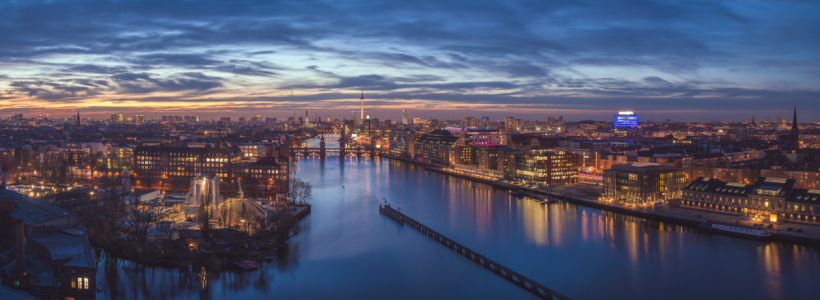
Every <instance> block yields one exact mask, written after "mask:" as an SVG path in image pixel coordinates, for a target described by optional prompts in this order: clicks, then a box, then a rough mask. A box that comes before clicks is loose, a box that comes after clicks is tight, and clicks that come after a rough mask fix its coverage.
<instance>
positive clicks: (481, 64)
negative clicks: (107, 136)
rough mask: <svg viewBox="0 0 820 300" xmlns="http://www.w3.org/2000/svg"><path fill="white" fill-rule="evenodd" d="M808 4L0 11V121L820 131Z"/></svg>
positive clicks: (440, 3) (184, 5)
mask: <svg viewBox="0 0 820 300" xmlns="http://www.w3.org/2000/svg"><path fill="white" fill-rule="evenodd" d="M818 83H820V1H800V0H776V1H758V0H742V1H663V0H651V1H649V0H647V1H615V0H603V1H586V0H580V1H548V0H533V1H510V0H505V1H478V0H470V1H448V0H435V1H423V0H422V1H416V0H405V1H344V0H334V1H311V0H299V1H271V0H265V1H241V0H232V1H225V0H218V1H193V0H192V1H173V0H159V1H132V0H117V1H81V0H78V1H60V0H51V1H38V0H14V1H7V0H0V104H2V105H0V117H3V118H6V117H9V116H11V115H13V114H17V113H22V114H24V115H25V116H33V115H50V116H55V117H65V116H69V115H70V114H72V113H74V112H76V111H77V110H80V111H81V114H82V115H83V116H88V117H94V118H107V117H108V116H110V115H111V114H115V113H122V114H124V115H125V116H126V117H133V115H136V114H142V115H145V116H146V117H147V118H148V119H152V118H160V117H161V116H163V115H199V116H202V117H203V118H206V119H210V118H219V117H223V116H228V117H233V118H237V117H240V116H244V117H250V116H253V115H257V114H259V115H262V116H263V117H268V116H272V117H287V116H291V115H293V114H294V111H295V112H296V114H297V116H304V115H305V111H306V110H307V111H309V114H310V116H311V117H315V115H317V114H318V115H319V116H321V117H322V118H323V119H324V118H326V117H328V116H329V117H331V118H334V119H335V118H339V119H341V118H348V119H349V118H351V117H352V116H353V113H352V111H353V110H359V109H360V101H359V98H360V97H361V89H362V85H364V93H365V99H366V100H365V101H366V102H365V106H366V107H365V110H366V113H365V114H367V115H371V116H372V117H379V118H380V119H383V120H385V119H392V120H400V119H401V111H402V110H407V111H408V115H409V117H411V118H413V117H424V118H428V117H429V118H438V119H463V118H464V117H468V116H475V117H481V116H488V117H490V118H491V119H503V118H504V117H508V116H513V117H516V118H521V119H525V120H544V119H546V118H547V117H558V116H564V118H565V119H567V120H584V119H593V120H611V119H612V116H613V115H614V114H616V112H617V111H619V110H630V111H635V112H636V114H638V115H639V116H640V118H641V120H648V119H652V120H654V121H663V120H664V119H671V120H673V121H712V120H726V121H743V120H746V119H748V118H751V117H752V116H755V118H756V120H763V119H764V118H771V119H772V120H774V119H775V118H776V117H777V116H790V115H791V110H792V109H793V106H795V105H796V106H797V108H798V115H799V118H800V121H820V85H818Z"/></svg>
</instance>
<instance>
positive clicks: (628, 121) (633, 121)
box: [615, 115, 638, 127]
mask: <svg viewBox="0 0 820 300" xmlns="http://www.w3.org/2000/svg"><path fill="white" fill-rule="evenodd" d="M615 127H638V115H616V116H615Z"/></svg>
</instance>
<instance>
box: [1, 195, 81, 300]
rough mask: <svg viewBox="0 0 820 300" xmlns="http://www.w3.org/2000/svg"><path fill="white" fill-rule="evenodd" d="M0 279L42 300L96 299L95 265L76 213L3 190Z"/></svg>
mask: <svg viewBox="0 0 820 300" xmlns="http://www.w3.org/2000/svg"><path fill="white" fill-rule="evenodd" d="M0 223H2V224H3V225H2V227H0V228H2V231H0V237H2V240H0V259H2V264H0V278H3V284H5V285H7V286H9V287H12V288H14V289H16V290H18V291H24V292H26V293H28V294H31V295H33V296H36V297H38V298H41V299H96V290H97V288H96V274H97V261H96V258H95V254H94V249H93V248H92V247H91V245H90V244H89V242H88V235H87V233H86V231H85V229H83V227H82V226H80V224H79V218H78V217H77V214H75V213H73V212H70V211H68V210H65V209H62V208H59V207H57V206H54V205H51V204H48V203H45V202H42V201H39V200H35V199H32V198H29V197H27V196H24V195H22V194H19V193H16V192H13V191H10V190H6V189H5V187H4V186H0Z"/></svg>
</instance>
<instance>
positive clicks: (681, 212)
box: [381, 155, 820, 246]
mask: <svg viewBox="0 0 820 300" xmlns="http://www.w3.org/2000/svg"><path fill="white" fill-rule="evenodd" d="M381 156H383V157H385V158H388V159H393V160H398V161H403V162H407V163H411V164H415V165H419V166H423V167H424V169H425V170H426V171H430V172H434V173H438V174H442V175H448V176H453V177H457V178H462V179H466V180H470V181H474V182H480V183H484V184H488V185H491V186H493V187H495V188H499V189H504V190H525V191H528V192H530V193H535V194H538V195H542V196H546V197H549V198H551V199H560V200H562V201H566V202H569V203H573V204H577V205H582V206H586V207H591V208H597V209H600V210H605V211H610V212H614V213H619V214H623V215H628V216H634V217H639V218H644V219H647V220H652V221H658V222H667V223H672V224H677V225H682V226H687V227H692V228H698V229H699V230H701V229H700V228H699V227H698V226H699V225H701V224H704V223H706V222H707V220H711V221H715V222H722V223H735V222H736V221H741V222H742V223H744V224H748V223H752V222H751V221H749V220H747V219H744V218H743V217H742V216H737V215H726V214H721V213H719V212H711V211H703V210H695V209H694V208H692V209H690V208H686V207H668V206H662V207H627V206H623V205H618V204H613V203H608V202H603V201H598V200H597V199H590V198H586V197H583V196H577V195H572V194H573V193H576V192H574V191H572V190H571V188H572V187H581V186H583V185H584V184H576V185H573V186H570V187H568V186H563V187H558V188H554V187H538V188H530V187H526V186H521V185H515V184H509V183H505V182H501V181H495V180H487V179H483V178H476V177H473V176H470V175H466V174H460V173H455V172H451V171H448V170H447V169H446V168H445V167H443V166H440V165H434V164H430V163H423V162H420V161H415V160H411V159H406V158H401V157H396V156H392V155H381ZM591 187H592V186H591V185H590V188H591ZM798 225H801V226H802V225H805V224H799V223H794V224H790V223H784V224H780V225H775V228H774V229H769V231H770V232H771V233H772V236H771V239H772V240H774V241H780V242H789V243H796V244H806V245H812V246H820V227H817V226H802V227H801V229H803V231H804V232H802V233H798V232H792V231H787V230H784V229H783V228H779V227H795V226H798ZM710 233H714V232H710Z"/></svg>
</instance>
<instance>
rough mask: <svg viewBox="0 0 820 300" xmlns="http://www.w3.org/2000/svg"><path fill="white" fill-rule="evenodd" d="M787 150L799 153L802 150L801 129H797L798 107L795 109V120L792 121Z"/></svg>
mask: <svg viewBox="0 0 820 300" xmlns="http://www.w3.org/2000/svg"><path fill="white" fill-rule="evenodd" d="M786 150H788V151H789V152H792V153H794V152H797V151H799V150H800V129H799V128H798V127H797V107H796V106H795V107H794V118H793V119H792V128H791V131H790V132H789V139H788V141H787V142H786Z"/></svg>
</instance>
